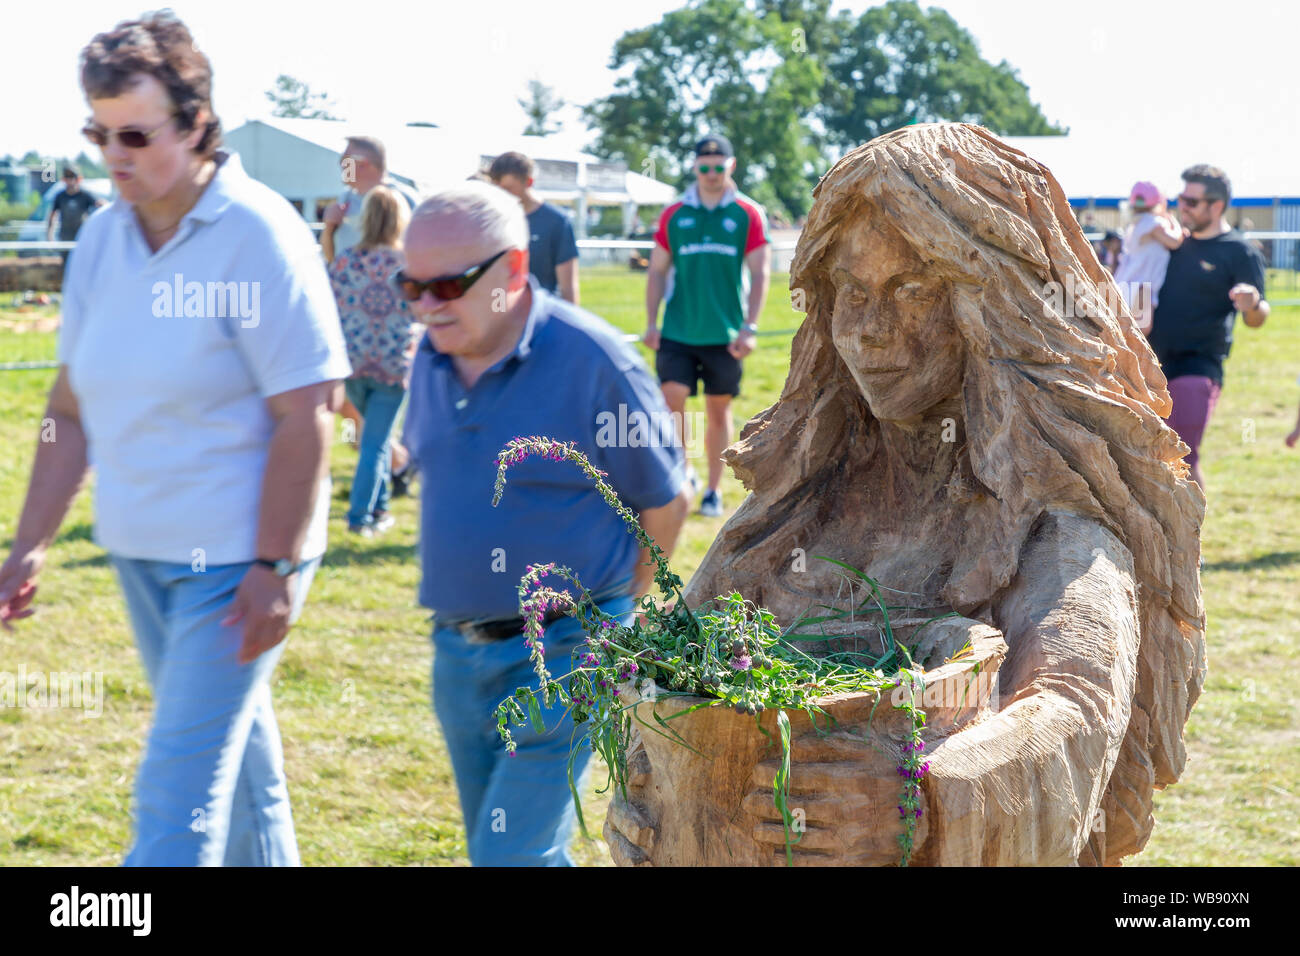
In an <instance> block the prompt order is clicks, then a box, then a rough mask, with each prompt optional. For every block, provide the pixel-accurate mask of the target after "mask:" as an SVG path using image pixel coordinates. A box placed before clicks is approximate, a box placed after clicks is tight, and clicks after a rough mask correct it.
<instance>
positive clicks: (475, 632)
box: [447, 611, 568, 644]
mask: <svg viewBox="0 0 1300 956" xmlns="http://www.w3.org/2000/svg"><path fill="white" fill-rule="evenodd" d="M562 617H568V615H567V614H565V613H564V612H563V611H547V612H546V616H545V617H543V618H542V627H543V629H545V628H547V627H550V626H551V625H552V624H554V623H555V622H556V621H558V620H559V619H560V618H562ZM447 626H448V627H454V628H455V629H456V630H458V631H460V633H461V636H462V637H464V638H465V640H467V641H469V642H470V643H471V644H486V643H489V642H492V641H504V640H508V639H509V638H512V637H518V636H519V635H521V634H523V633H524V619H523V618H522V617H512V618H509V619H507V620H504V621H480V622H477V623H475V622H474V621H462V622H460V623H457V624H448V625H447Z"/></svg>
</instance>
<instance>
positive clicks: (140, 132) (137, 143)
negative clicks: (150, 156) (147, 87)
mask: <svg viewBox="0 0 1300 956" xmlns="http://www.w3.org/2000/svg"><path fill="white" fill-rule="evenodd" d="M176 116H177V114H176V113H172V114H171V115H170V116H168V117H167V118H166V119H165V120H163V121H162V122H161V123H159V124H158V125H157V126H155V127H154V128H153V129H133V128H132V127H130V126H128V127H126V128H124V129H119V130H109V129H104V127H102V126H98V125H96V124H95V123H87V124H86V125H85V126H83V127H82V128H81V135H82V136H84V137H86V139H88V140H90V141H91V142H92V143H94V144H95V145H96V146H106V145H108V142H109V140H111V139H113V137H117V141H118V142H119V143H121V144H122V145H123V146H125V147H126V148H127V149H144V148H145V147H146V146H148V145H149V143H150V142H151V141H152V140H153V138H154V137H155V136H157V135H158V134H159V133H160V132H162V128H163V127H164V126H166V125H167V124H168V123H170V122H171V121H172V120H173V119H175V118H176Z"/></svg>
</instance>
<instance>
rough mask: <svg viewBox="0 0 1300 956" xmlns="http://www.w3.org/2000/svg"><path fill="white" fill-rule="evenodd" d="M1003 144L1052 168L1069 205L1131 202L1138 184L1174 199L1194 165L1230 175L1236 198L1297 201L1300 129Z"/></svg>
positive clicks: (1010, 139) (1026, 139)
mask: <svg viewBox="0 0 1300 956" xmlns="http://www.w3.org/2000/svg"><path fill="white" fill-rule="evenodd" d="M1001 139H1002V140H1003V141H1004V142H1006V143H1007V144H1009V145H1011V146H1014V147H1015V148H1016V149H1019V150H1021V151H1022V152H1024V153H1026V154H1027V155H1028V156H1029V157H1030V158H1031V159H1035V160H1037V161H1038V162H1040V163H1042V164H1043V165H1044V166H1046V167H1047V168H1048V169H1050V170H1051V171H1052V175H1054V176H1055V177H1056V179H1057V181H1058V182H1059V183H1060V184H1061V188H1062V189H1064V190H1065V194H1066V196H1068V197H1069V198H1071V199H1080V198H1083V199H1087V198H1089V197H1095V198H1098V199H1101V198H1109V199H1127V198H1128V194H1129V191H1130V190H1131V189H1132V188H1133V184H1134V183H1136V182H1138V181H1140V180H1147V181H1150V182H1153V183H1155V184H1156V185H1157V186H1158V187H1160V190H1161V192H1163V193H1164V194H1165V195H1166V196H1175V195H1177V194H1178V192H1179V191H1180V190H1181V189H1182V179H1181V178H1180V174H1181V173H1182V171H1183V170H1184V169H1186V168H1187V167H1188V166H1191V165H1194V164H1196V163H1212V164H1213V165H1215V166H1218V167H1219V168H1221V169H1222V170H1223V171H1224V172H1226V173H1227V174H1228V178H1229V180H1231V182H1232V194H1233V197H1234V198H1237V197H1242V198H1244V197H1266V198H1269V199H1271V198H1272V197H1274V196H1281V197H1294V196H1300V167H1297V165H1296V161H1295V157H1296V156H1297V155H1300V124H1294V123H1290V124H1288V123H1275V124H1274V126H1273V129H1271V130H1252V131H1250V133H1249V135H1242V136H1224V135H1219V136H1217V137H1216V138H1214V139H1211V140H1201V141H1198V140H1196V139H1194V138H1192V137H1189V136H1186V135H1173V136H1170V135H1165V134H1163V133H1161V132H1160V131H1152V134H1151V136H1150V137H1149V138H1147V139H1143V140H1139V141H1129V140H1125V141H1123V142H1116V141H1115V140H1114V139H1110V138H1105V137H1101V138H1095V137H1083V136H1076V135H1069V136H1003V137H1001Z"/></svg>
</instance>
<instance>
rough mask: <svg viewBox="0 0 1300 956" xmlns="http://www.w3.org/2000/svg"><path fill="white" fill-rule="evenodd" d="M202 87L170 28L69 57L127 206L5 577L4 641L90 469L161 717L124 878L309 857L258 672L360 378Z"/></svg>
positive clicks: (106, 223)
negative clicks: (348, 397) (335, 414)
mask: <svg viewBox="0 0 1300 956" xmlns="http://www.w3.org/2000/svg"><path fill="white" fill-rule="evenodd" d="M211 82H212V75H211V68H210V66H209V64H208V60H207V58H206V57H205V56H204V55H203V54H202V53H200V52H199V51H198V49H197V47H196V46H195V44H194V41H193V38H192V37H191V35H190V33H189V31H188V30H187V29H186V27H185V26H184V24H182V23H181V22H180V21H179V20H177V19H176V18H175V17H174V16H172V15H171V14H170V13H167V12H164V13H159V14H152V15H150V16H148V17H147V18H146V19H142V20H139V21H134V22H127V23H121V24H119V25H118V26H117V27H116V28H114V29H113V30H111V31H109V32H107V33H102V34H100V35H98V36H96V37H95V38H94V39H93V40H92V41H91V42H90V44H89V45H88V46H87V47H86V48H85V49H84V50H82V53H81V83H82V88H83V90H84V92H85V94H86V98H87V101H88V103H89V105H90V109H91V113H92V118H91V120H90V122H89V124H88V125H87V127H86V129H85V133H86V136H87V138H89V139H90V140H91V141H92V142H93V143H95V144H96V145H98V146H100V147H101V149H102V151H103V157H104V164H105V165H106V166H107V167H108V169H109V171H110V174H111V175H112V177H113V181H114V183H115V184H116V186H117V189H118V191H119V198H118V199H117V200H116V201H115V202H113V203H112V204H111V205H109V206H107V207H105V208H103V209H101V210H99V211H98V212H96V213H95V214H94V215H93V216H91V217H90V219H88V220H87V222H86V223H85V225H84V226H83V227H82V232H81V235H80V237H79V238H80V241H79V244H78V246H77V249H76V252H75V253H74V254H73V256H72V258H71V260H70V262H69V269H68V273H67V276H66V278H65V280H64V288H63V316H62V328H61V331H60V336H59V351H58V354H59V371H58V375H57V377H56V379H55V382H54V387H53V389H52V390H51V392H50V397H49V405H48V408H47V410H46V413H45V419H46V421H47V422H48V423H50V430H51V431H53V434H54V435H55V437H56V439H57V440H55V441H43V442H41V443H40V444H39V445H38V446H37V453H36V460H35V463H34V465H33V468H32V476H31V480H30V483H29V487H28V491H27V498H26V503H25V504H24V506H23V512H22V515H21V517H20V519H19V524H18V531H17V534H16V535H15V538H14V544H13V551H12V553H11V554H10V556H9V557H8V559H7V560H6V561H5V562H4V564H3V566H0V621H4V624H5V626H6V627H8V626H10V625H9V621H8V620H4V619H5V618H8V619H9V620H13V619H17V618H22V617H26V616H28V615H29V614H31V613H32V608H31V607H30V604H31V602H32V597H33V594H34V592H35V583H34V582H35V579H36V577H37V575H38V574H39V573H40V571H41V568H42V565H43V564H44V559H45V555H46V552H47V549H48V548H49V545H50V543H51V542H52V541H53V540H54V537H55V534H56V533H57V531H58V527H59V525H60V523H61V521H62V519H63V517H64V515H65V514H66V513H67V510H68V507H69V506H70V505H71V503H72V500H73V498H74V496H75V495H76V493H77V490H78V489H79V488H80V487H81V485H82V484H83V483H84V482H85V479H86V477H87V471H88V465H90V464H94V465H95V468H96V480H95V540H96V541H97V542H98V543H99V544H100V545H102V546H103V547H104V548H105V549H106V550H107V551H108V553H109V558H110V561H111V563H112V565H113V568H114V570H115V571H116V572H117V575H118V578H119V580H120V581H121V584H122V589H123V591H124V593H125V597H126V605H127V610H128V612H129V615H130V619H131V622H132V626H133V629H134V632H135V639H136V643H137V645H138V647H139V650H140V655H141V658H142V660H143V663H144V667H145V671H146V672H147V674H148V677H149V680H150V683H151V684H152V686H153V691H154V701H155V710H154V719H153V725H152V727H151V728H150V730H149V736H148V741H147V745H146V750H145V754H144V759H143V761H142V762H141V764H140V768H139V772H138V775H137V779H136V792H135V806H136V826H135V842H134V846H133V847H132V849H131V851H130V853H129V854H128V856H127V859H126V862H127V864H128V865H142V866H192V865H221V864H223V863H224V864H226V865H294V864H297V863H298V862H299V858H298V849H297V842H296V839H295V836H294V829H293V820H292V816H291V814H290V810H289V797H288V789H287V784H286V781H285V775H284V767H283V757H282V753H281V746H280V735H279V730H278V729H277V727H276V721H275V715H274V713H273V711H272V708H271V690H270V682H269V678H270V675H271V672H272V670H273V669H274V667H275V664H276V661H277V660H278V658H279V655H280V652H281V650H282V649H283V646H284V645H283V643H282V642H283V641H284V638H285V636H286V635H287V633H288V630H289V627H290V625H291V624H292V623H293V621H294V620H295V619H296V618H297V615H298V614H299V613H300V611H301V609H302V606H303V602H304V600H305V598H306V594H307V589H308V587H309V584H310V581H311V578H312V574H313V573H314V571H315V569H316V566H317V565H318V563H319V561H320V556H321V554H322V553H323V551H324V549H325V530H326V523H327V518H328V513H329V471H328V452H329V446H330V441H331V435H332V419H331V411H332V410H333V409H335V408H337V405H338V392H339V391H340V390H339V389H338V388H337V385H338V382H339V380H341V379H343V378H345V377H346V376H347V375H348V374H349V372H350V368H349V365H348V362H347V356H346V351H345V348H344V344H343V338H342V334H341V332H340V330H339V323H338V314H337V310H336V308H335V305H334V298H333V296H332V295H331V292H330V286H329V279H328V277H327V275H326V273H325V268H324V265H323V263H322V262H321V260H320V254H319V251H318V250H317V247H316V244H315V241H314V239H313V237H312V236H311V233H310V230H308V228H307V227H306V225H305V224H304V223H303V222H302V220H301V218H300V217H299V216H298V214H297V213H296V212H295V211H294V210H293V208H292V207H291V206H290V205H289V204H288V203H287V202H285V201H284V199H282V198H280V197H279V196H277V195H275V194H274V193H273V192H272V191H271V190H269V189H268V188H266V187H265V186H262V185H261V184H259V183H256V182H254V181H253V180H251V179H250V178H249V177H248V176H247V175H246V174H245V173H244V171H243V169H242V168H241V166H240V163H239V160H238V157H236V156H234V155H232V154H228V153H225V152H223V151H221V150H219V149H218V148H217V147H218V146H219V144H220V141H221V126H220V123H219V121H218V120H217V118H216V117H215V116H214V115H213V113H212V104H211Z"/></svg>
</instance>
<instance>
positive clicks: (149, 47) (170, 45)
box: [81, 10, 221, 159]
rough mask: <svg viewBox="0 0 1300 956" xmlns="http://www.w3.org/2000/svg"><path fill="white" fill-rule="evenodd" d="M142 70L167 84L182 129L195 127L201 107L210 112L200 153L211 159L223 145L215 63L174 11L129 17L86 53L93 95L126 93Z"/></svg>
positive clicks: (85, 78)
mask: <svg viewBox="0 0 1300 956" xmlns="http://www.w3.org/2000/svg"><path fill="white" fill-rule="evenodd" d="M141 74H144V75H147V76H152V77H154V78H155V79H157V80H158V82H160V83H161V84H162V85H163V86H164V87H166V88H167V95H168V96H169V97H171V101H172V105H173V106H175V107H176V125H177V128H179V129H180V130H181V131H183V132H186V133H188V132H190V131H192V130H193V129H194V128H195V125H196V123H197V121H198V114H199V111H200V109H204V110H206V111H207V114H208V116H209V117H210V119H209V120H208V122H207V125H206V129H205V130H204V132H203V138H202V139H201V140H199V144H198V146H196V147H195V150H194V151H195V152H196V153H197V154H198V155H200V156H202V157H204V158H205V159H207V158H210V157H211V156H212V154H213V153H215V152H216V150H217V147H218V146H220V145H221V121H220V120H219V119H217V117H216V114H214V113H213V112H212V65H211V64H210V63H209V62H208V58H207V57H206V56H205V55H204V54H203V53H201V52H200V51H199V49H198V46H197V45H196V44H195V42H194V37H193V36H192V35H191V34H190V31H189V28H188V27H186V26H185V24H184V23H182V22H181V21H180V20H179V19H177V17H176V15H175V14H174V13H172V12H171V11H170V10H159V11H157V12H154V13H148V14H145V15H144V16H143V17H142V18H141V19H139V20H126V21H123V22H121V23H119V24H118V25H117V26H115V27H114V28H113V29H112V30H109V31H108V32H107V33H100V34H98V35H97V36H96V37H95V38H94V39H93V40H91V41H90V42H89V43H88V44H86V46H85V48H84V49H83V50H82V51H81V88H82V90H83V91H84V92H85V94H86V98H87V99H107V98H110V97H114V96H120V95H121V94H122V93H123V92H124V91H125V90H127V89H129V88H130V87H132V86H133V85H134V84H135V82H136V77H138V76H140V75H141Z"/></svg>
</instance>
